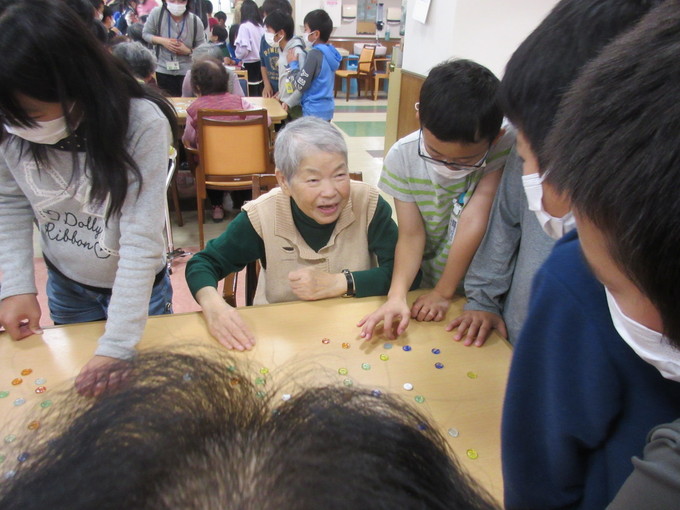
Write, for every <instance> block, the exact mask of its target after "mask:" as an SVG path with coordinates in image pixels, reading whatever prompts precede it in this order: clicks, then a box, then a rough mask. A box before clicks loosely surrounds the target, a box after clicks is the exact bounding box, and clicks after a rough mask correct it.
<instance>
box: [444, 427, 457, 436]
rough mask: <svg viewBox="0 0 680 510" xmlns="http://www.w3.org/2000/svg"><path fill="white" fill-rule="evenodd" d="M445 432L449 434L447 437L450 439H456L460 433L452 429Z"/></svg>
mask: <svg viewBox="0 0 680 510" xmlns="http://www.w3.org/2000/svg"><path fill="white" fill-rule="evenodd" d="M447 432H448V433H449V436H451V437H458V436H459V435H460V433H459V432H458V429H454V428H453V427H451V428H450V429H449V430H448V431H447Z"/></svg>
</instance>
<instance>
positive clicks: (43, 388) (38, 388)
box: [35, 386, 47, 394]
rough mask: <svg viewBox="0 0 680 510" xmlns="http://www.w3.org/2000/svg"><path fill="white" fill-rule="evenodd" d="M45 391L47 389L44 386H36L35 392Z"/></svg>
mask: <svg viewBox="0 0 680 510" xmlns="http://www.w3.org/2000/svg"><path fill="white" fill-rule="evenodd" d="M46 391H47V388H45V387H44V386H38V387H37V388H36V389H35V392H36V393H37V394H40V393H45V392H46Z"/></svg>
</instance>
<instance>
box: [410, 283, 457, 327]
mask: <svg viewBox="0 0 680 510" xmlns="http://www.w3.org/2000/svg"><path fill="white" fill-rule="evenodd" d="M449 306H451V299H449V298H447V297H445V296H444V295H442V294H440V293H439V292H437V290H436V289H433V290H432V291H430V292H428V293H427V294H423V295H422V296H419V297H418V299H416V301H415V303H413V306H412V307H411V317H412V318H413V319H415V320H417V321H420V322H430V321H435V322H439V321H440V320H442V319H443V318H444V316H445V315H446V312H447V311H448V310H449Z"/></svg>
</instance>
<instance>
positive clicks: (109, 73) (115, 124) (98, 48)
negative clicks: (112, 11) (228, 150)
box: [0, 0, 177, 220]
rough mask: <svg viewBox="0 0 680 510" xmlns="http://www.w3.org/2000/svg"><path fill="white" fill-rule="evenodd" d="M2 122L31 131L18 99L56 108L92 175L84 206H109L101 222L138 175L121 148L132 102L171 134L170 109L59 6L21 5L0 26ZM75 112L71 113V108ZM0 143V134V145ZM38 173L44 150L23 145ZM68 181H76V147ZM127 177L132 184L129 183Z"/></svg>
mask: <svg viewBox="0 0 680 510" xmlns="http://www.w3.org/2000/svg"><path fill="white" fill-rule="evenodd" d="M0 76H2V79H0V117H2V121H3V122H5V123H7V124H10V125H15V126H24V127H34V126H35V125H36V123H35V121H34V120H32V119H31V117H30V115H29V114H28V113H27V112H26V111H25V110H24V109H23V108H22V107H21V106H20V105H19V103H18V101H17V99H16V93H18V92H20V93H22V94H24V95H26V96H29V97H32V98H35V99H38V100H40V101H46V102H52V103H60V104H61V107H62V109H63V111H64V117H65V119H66V123H67V125H68V126H69V128H70V129H71V131H73V130H74V129H75V127H76V125H77V124H78V122H79V121H80V125H79V126H78V130H79V133H82V134H83V135H84V138H85V147H86V151H85V152H86V156H85V159H86V161H85V165H86V167H87V168H89V169H90V170H89V171H90V173H91V175H90V176H89V177H90V179H91V185H92V188H91V191H90V197H89V199H90V201H91V202H93V203H97V204H103V203H105V201H106V200H107V199H109V206H108V210H107V211H106V218H107V220H108V218H109V217H110V216H111V215H112V214H117V213H119V212H120V210H121V207H122V206H123V202H124V201H125V197H126V194H127V189H128V183H129V181H130V178H133V179H139V180H140V181H141V173H140V171H139V168H138V166H137V163H136V162H135V161H134V159H133V158H132V156H131V155H130V154H129V152H128V150H127V148H126V146H127V144H128V143H129V140H128V124H129V121H130V100H131V99H132V98H145V99H149V100H151V101H153V102H154V103H155V104H156V105H157V106H158V107H159V108H160V109H161V111H162V112H163V113H164V114H165V116H166V117H167V118H168V122H169V123H170V126H171V128H172V130H173V134H174V133H175V131H176V126H177V120H176V116H175V112H174V109H173V107H172V105H171V104H170V103H169V102H168V101H166V100H165V99H163V97H162V96H160V95H159V94H158V93H157V92H155V91H153V90H151V89H147V88H143V87H142V86H141V85H140V84H139V83H138V82H137V80H136V79H135V78H134V77H133V76H132V74H131V73H130V72H129V71H128V70H127V69H126V67H125V65H124V64H123V63H122V62H120V61H119V60H118V59H116V58H115V57H114V56H113V55H111V54H110V53H109V51H108V50H107V49H106V48H105V47H104V45H102V44H100V43H99V42H98V41H97V40H96V39H95V38H94V37H93V35H92V33H91V32H90V31H89V30H87V28H86V26H85V24H84V23H83V21H81V20H80V19H79V18H78V17H77V16H76V15H75V13H74V12H73V11H72V10H71V9H69V8H67V7H66V6H65V5H64V3H63V2H62V1H60V0H31V1H30V2H20V3H18V4H15V5H14V6H12V7H10V8H9V9H7V11H5V13H4V15H3V16H2V18H0ZM73 104H75V105H76V107H75V108H74V109H73V110H71V106H72V105H73ZM2 136H3V133H2V131H0V137H2ZM26 144H27V146H28V148H29V150H30V151H31V153H32V154H33V156H34V158H35V160H36V162H37V163H38V166H39V167H40V164H41V163H44V162H45V160H46V152H45V148H44V146H42V145H39V144H34V143H30V142H26ZM73 150H74V152H73V172H74V178H75V177H76V176H77V175H79V174H80V172H81V171H82V169H81V168H80V166H79V162H78V159H79V158H78V154H77V152H75V151H76V148H75V144H74V149H73ZM129 173H132V177H130V176H129Z"/></svg>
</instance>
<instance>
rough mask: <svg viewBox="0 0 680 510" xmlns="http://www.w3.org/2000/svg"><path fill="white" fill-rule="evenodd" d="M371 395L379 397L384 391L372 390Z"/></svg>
mask: <svg viewBox="0 0 680 510" xmlns="http://www.w3.org/2000/svg"><path fill="white" fill-rule="evenodd" d="M371 395H372V396H374V397H376V398H377V397H379V396H381V395H382V391H380V390H371Z"/></svg>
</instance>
